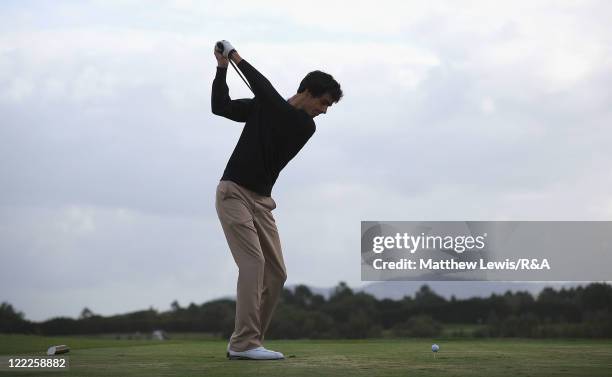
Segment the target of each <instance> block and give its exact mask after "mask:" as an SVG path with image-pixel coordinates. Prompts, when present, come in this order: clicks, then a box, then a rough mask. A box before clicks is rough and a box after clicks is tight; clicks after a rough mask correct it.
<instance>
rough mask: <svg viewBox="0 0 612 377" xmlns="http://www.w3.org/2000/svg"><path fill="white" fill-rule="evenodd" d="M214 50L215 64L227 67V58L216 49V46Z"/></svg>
mask: <svg viewBox="0 0 612 377" xmlns="http://www.w3.org/2000/svg"><path fill="white" fill-rule="evenodd" d="M214 50H215V58H217V66H218V67H224V68H227V65H228V64H229V60H228V59H227V58H226V57H224V56H223V54H221V53H220V52H219V51H217V48H215V49H214Z"/></svg>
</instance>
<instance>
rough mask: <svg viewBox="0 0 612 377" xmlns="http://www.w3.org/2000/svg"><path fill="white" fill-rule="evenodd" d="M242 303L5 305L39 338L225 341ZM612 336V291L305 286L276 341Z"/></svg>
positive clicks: (5, 320) (17, 328) (287, 304)
mask: <svg viewBox="0 0 612 377" xmlns="http://www.w3.org/2000/svg"><path fill="white" fill-rule="evenodd" d="M234 310H235V301H234V300H231V299H219V300H213V301H209V302H205V303H203V304H201V305H197V304H194V303H191V304H189V305H188V306H186V307H182V306H181V305H180V304H179V303H178V302H177V301H174V302H173V303H172V304H171V309H170V310H168V311H163V312H160V311H157V310H155V309H153V308H149V309H147V310H141V311H136V312H131V313H127V314H121V315H114V316H101V315H97V314H95V313H93V312H91V311H90V310H89V309H87V308H84V309H83V311H82V313H81V315H80V317H79V318H76V319H75V318H68V317H58V318H52V319H49V320H47V321H42V322H32V321H28V320H26V319H24V315H23V313H21V312H18V311H17V310H16V309H15V308H13V306H12V305H11V304H9V303H6V302H5V303H2V304H1V305H0V332H3V333H26V334H39V335H71V334H101V333H131V332H150V331H153V330H155V329H163V330H165V331H167V332H170V333H171V332H208V333H214V334H218V335H219V336H221V337H223V338H227V337H229V336H230V334H231V332H232V330H233V327H234V313H235V312H234ZM453 324H461V325H474V326H472V328H473V331H471V332H469V333H465V332H463V330H458V331H456V332H448V331H446V332H444V328H445V327H449V328H453V327H452V326H449V325H453ZM441 335H444V336H453V335H454V336H475V337H539V338H544V337H588V338H611V337H612V286H610V285H609V284H606V283H592V284H589V285H587V286H584V287H582V286H581V287H574V288H567V289H566V288H562V289H560V290H555V289H553V288H545V289H544V290H543V291H542V292H541V293H540V294H538V295H537V296H535V297H534V296H533V295H531V294H530V293H528V292H520V291H519V292H510V291H508V292H506V293H504V294H499V295H498V294H492V295H491V296H489V297H486V298H479V297H474V298H468V299H456V298H455V297H451V298H450V299H446V298H444V297H442V296H440V295H438V294H436V293H435V292H434V291H432V290H431V289H430V288H429V287H428V286H427V285H424V286H422V287H421V288H420V289H419V291H417V292H416V294H415V295H414V297H413V296H405V297H404V298H403V299H401V300H391V299H381V300H378V299H376V297H374V296H372V295H369V294H367V293H363V292H355V291H353V290H352V289H351V288H350V287H348V286H347V285H346V284H345V283H343V282H341V283H339V284H338V286H336V287H335V288H334V290H333V292H332V293H331V295H330V296H329V298H326V297H324V296H322V295H319V294H314V293H313V292H312V291H311V289H310V288H308V287H307V286H305V285H299V286H297V287H295V288H294V289H292V290H289V289H284V290H283V293H282V297H281V300H280V303H279V306H278V308H277V310H276V313H275V316H274V319H273V321H272V323H271V325H270V328H269V330H268V334H267V337H268V338H279V339H297V338H311V339H327V338H330V339H332V338H333V339H338V338H371V337H435V336H441Z"/></svg>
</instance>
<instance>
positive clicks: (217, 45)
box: [215, 42, 223, 53]
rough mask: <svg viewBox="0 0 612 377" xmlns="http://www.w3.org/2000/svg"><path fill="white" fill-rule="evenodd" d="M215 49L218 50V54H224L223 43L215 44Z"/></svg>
mask: <svg viewBox="0 0 612 377" xmlns="http://www.w3.org/2000/svg"><path fill="white" fill-rule="evenodd" d="M215 49H216V50H217V51H218V52H220V53H222V52H223V43H221V42H217V44H215Z"/></svg>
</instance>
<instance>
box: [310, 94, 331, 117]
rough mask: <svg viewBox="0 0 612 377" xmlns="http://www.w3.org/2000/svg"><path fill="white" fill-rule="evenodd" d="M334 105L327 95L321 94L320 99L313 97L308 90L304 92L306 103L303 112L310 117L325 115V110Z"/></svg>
mask: <svg viewBox="0 0 612 377" xmlns="http://www.w3.org/2000/svg"><path fill="white" fill-rule="evenodd" d="M333 103H334V100H333V99H332V97H331V95H329V93H325V94H323V95H322V96H321V97H313V96H312V95H311V94H310V92H309V91H308V90H306V102H305V103H304V111H306V112H307V113H308V115H310V116H311V117H313V118H314V117H316V116H317V115H319V114H325V113H326V112H327V108H328V107H330V106H331V105H332V104H333Z"/></svg>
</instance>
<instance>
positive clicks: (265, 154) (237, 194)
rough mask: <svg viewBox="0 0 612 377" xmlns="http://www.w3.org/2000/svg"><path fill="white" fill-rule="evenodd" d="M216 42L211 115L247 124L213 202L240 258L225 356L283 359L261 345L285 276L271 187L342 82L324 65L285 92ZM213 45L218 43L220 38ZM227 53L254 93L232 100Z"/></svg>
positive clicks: (227, 45) (236, 258)
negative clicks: (324, 69) (287, 94)
mask: <svg viewBox="0 0 612 377" xmlns="http://www.w3.org/2000/svg"><path fill="white" fill-rule="evenodd" d="M221 43H222V46H223V49H222V50H221V49H220V48H215V57H216V58H217V73H216V76H215V79H214V81H213V84H212V96H211V105H212V112H213V114H216V115H220V116H222V117H225V118H228V119H231V120H233V121H236V122H240V123H244V127H243V129H242V134H241V135H240V138H239V139H238V143H237V144H236V147H235V148H234V152H233V153H232V155H231V157H230V158H229V161H228V162H227V166H226V167H225V171H224V172H223V176H222V177H221V181H220V182H219V186H218V187H217V192H216V201H215V207H216V209H217V214H218V216H219V220H220V221H221V226H222V228H223V232H224V233H225V238H226V239H227V243H228V245H229V248H230V250H231V252H232V256H233V258H234V261H235V262H236V265H238V285H237V294H236V319H235V323H234V332H233V334H232V336H231V338H230V341H229V344H228V347H227V357H228V358H230V359H266V360H277V359H283V358H284V356H283V354H282V353H280V352H275V351H271V350H268V349H266V348H264V347H263V340H264V334H265V333H266V329H267V328H268V326H269V325H270V320H271V319H272V314H273V313H274V309H275V307H276V304H277V302H278V299H279V297H280V294H281V292H282V289H283V284H284V283H285V280H287V273H286V270H285V263H284V261H283V252H282V249H281V243H280V238H279V235H278V231H277V229H276V224H275V222H274V217H273V216H272V210H273V209H274V208H276V203H275V202H274V200H273V199H272V197H271V193H272V187H273V186H274V183H275V182H276V179H277V178H278V175H279V173H280V172H281V170H282V169H283V168H284V167H285V166H286V165H287V163H288V162H289V161H291V159H292V158H293V157H295V155H296V154H297V153H298V152H299V151H300V149H302V147H303V146H304V145H305V144H306V142H307V141H308V139H310V137H311V136H312V135H313V134H314V132H315V128H316V127H315V123H314V121H313V118H314V117H316V116H318V115H320V114H325V113H326V112H327V108H328V107H329V106H331V105H332V104H334V103H336V102H338V101H339V100H340V98H341V97H342V90H341V89H340V84H338V82H336V81H335V80H334V79H333V77H332V76H331V75H329V74H327V73H324V72H321V71H314V72H310V73H309V74H307V75H306V77H304V79H303V80H302V82H301V83H300V86H299V88H298V90H297V94H295V95H294V96H292V97H291V98H289V99H288V100H286V99H284V98H283V97H282V96H281V95H280V94H279V93H278V92H277V91H276V90H275V89H274V87H273V86H272V84H270V82H269V81H268V80H267V79H266V78H265V77H264V76H263V75H262V74H261V73H259V72H258V71H257V70H256V69H255V68H253V66H252V65H250V64H249V63H248V62H247V61H246V60H244V59H242V57H241V56H240V55H239V54H238V52H237V51H236V50H235V49H234V47H233V46H232V45H231V44H230V43H229V42H227V41H221ZM218 46H221V45H219V44H218ZM229 59H231V60H232V61H233V62H234V63H235V64H237V65H238V68H240V70H241V71H242V73H243V74H244V76H245V77H246V79H247V81H248V82H249V84H250V87H251V89H252V91H253V93H254V94H255V96H254V97H253V98H247V99H236V100H232V99H231V98H230V96H229V89H228V87H227V84H226V82H225V79H226V75H227V66H228V63H229Z"/></svg>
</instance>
